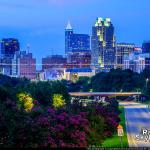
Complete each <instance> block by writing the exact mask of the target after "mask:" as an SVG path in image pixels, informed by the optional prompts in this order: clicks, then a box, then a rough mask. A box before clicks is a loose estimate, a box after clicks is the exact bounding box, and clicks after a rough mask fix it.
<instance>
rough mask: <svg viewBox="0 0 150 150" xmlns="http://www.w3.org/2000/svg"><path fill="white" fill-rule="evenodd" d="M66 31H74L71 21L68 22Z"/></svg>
mask: <svg viewBox="0 0 150 150" xmlns="http://www.w3.org/2000/svg"><path fill="white" fill-rule="evenodd" d="M66 30H72V26H71V24H70V21H68V24H67V27H66Z"/></svg>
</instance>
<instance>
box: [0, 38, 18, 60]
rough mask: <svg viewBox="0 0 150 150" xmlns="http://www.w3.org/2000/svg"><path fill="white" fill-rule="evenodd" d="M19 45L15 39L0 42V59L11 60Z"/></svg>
mask: <svg viewBox="0 0 150 150" xmlns="http://www.w3.org/2000/svg"><path fill="white" fill-rule="evenodd" d="M19 49H20V44H19V41H18V40H17V39H14V38H8V39H2V41H1V58H6V57H7V58H8V57H9V58H13V56H14V54H15V52H17V51H19Z"/></svg>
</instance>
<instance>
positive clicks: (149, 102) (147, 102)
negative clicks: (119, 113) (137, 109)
mask: <svg viewBox="0 0 150 150" xmlns="http://www.w3.org/2000/svg"><path fill="white" fill-rule="evenodd" d="M142 104H150V100H149V101H146V102H142Z"/></svg>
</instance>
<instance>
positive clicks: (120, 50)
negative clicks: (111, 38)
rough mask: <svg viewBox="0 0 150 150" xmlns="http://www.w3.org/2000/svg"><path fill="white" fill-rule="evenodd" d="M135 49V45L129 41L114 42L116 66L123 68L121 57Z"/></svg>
mask: <svg viewBox="0 0 150 150" xmlns="http://www.w3.org/2000/svg"><path fill="white" fill-rule="evenodd" d="M134 51H135V45H134V44H129V43H117V44H116V68H120V69H123V58H124V56H125V55H127V56H129V54H131V53H133V52H134Z"/></svg>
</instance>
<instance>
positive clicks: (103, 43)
mask: <svg viewBox="0 0 150 150" xmlns="http://www.w3.org/2000/svg"><path fill="white" fill-rule="evenodd" d="M91 48H92V67H94V68H97V69H100V71H109V70H110V69H111V68H114V63H115V36H114V26H113V24H112V23H111V20H110V18H105V19H103V18H97V20H96V23H95V25H94V26H93V27H92V39H91Z"/></svg>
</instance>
